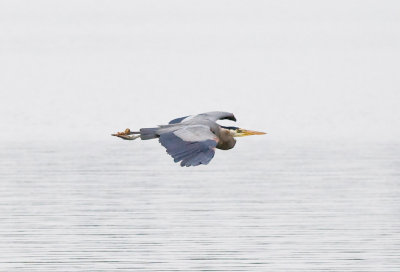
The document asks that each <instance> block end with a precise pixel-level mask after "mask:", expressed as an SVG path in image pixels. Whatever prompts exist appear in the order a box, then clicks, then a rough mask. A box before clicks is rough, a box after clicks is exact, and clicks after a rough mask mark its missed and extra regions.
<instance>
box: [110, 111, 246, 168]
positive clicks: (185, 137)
mask: <svg viewBox="0 0 400 272" xmlns="http://www.w3.org/2000/svg"><path fill="white" fill-rule="evenodd" d="M224 119H228V120H232V121H236V118H235V116H234V115H233V114H232V113H229V112H222V111H213V112H206V113H202V114H198V115H192V116H185V117H180V118H176V119H173V120H171V121H170V122H169V124H168V125H161V126H158V127H152V128H141V129H140V131H139V132H131V131H130V130H129V129H127V130H126V131H125V132H119V133H117V134H113V136H118V137H120V138H122V139H125V140H134V139H136V138H138V137H140V138H141V139H142V140H150V139H157V138H158V139H159V142H160V143H161V145H163V146H164V147H165V148H166V151H167V153H168V154H169V155H171V156H172V157H173V158H174V161H175V162H180V164H181V166H197V165H200V164H208V163H209V162H210V161H211V159H212V158H213V157H214V154H215V148H218V149H222V150H228V149H231V148H233V147H234V146H235V144H236V140H235V139H234V138H233V137H234V135H235V131H239V130H240V129H239V128H237V127H223V126H220V125H219V124H217V123H216V121H218V120H224ZM132 134H136V136H130V135H132Z"/></svg>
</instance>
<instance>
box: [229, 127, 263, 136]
mask: <svg viewBox="0 0 400 272" xmlns="http://www.w3.org/2000/svg"><path fill="white" fill-rule="evenodd" d="M222 127H223V128H224V129H227V130H229V132H230V133H231V135H232V136H233V137H244V136H250V135H263V134H266V133H265V132H260V131H254V130H247V129H243V128H239V127H224V126H222Z"/></svg>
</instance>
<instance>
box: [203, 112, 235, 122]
mask: <svg viewBox="0 0 400 272" xmlns="http://www.w3.org/2000/svg"><path fill="white" fill-rule="evenodd" d="M199 116H204V117H206V118H207V119H209V120H211V121H214V122H215V121H217V120H224V119H228V120H232V121H236V118H235V115H233V113H230V112H225V111H210V112H206V113H202V114H199Z"/></svg>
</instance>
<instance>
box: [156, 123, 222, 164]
mask: <svg viewBox="0 0 400 272" xmlns="http://www.w3.org/2000/svg"><path fill="white" fill-rule="evenodd" d="M216 139H217V137H216V135H215V134H213V133H212V132H211V131H210V128H209V127H207V126H205V125H192V126H186V127H183V128H180V129H178V130H176V131H173V132H167V133H163V134H161V135H160V138H159V141H160V143H161V144H162V145H163V146H164V147H165V148H166V149H167V153H168V154H169V155H171V156H172V157H173V158H174V161H175V162H179V161H180V162H181V166H197V165H199V164H208V163H209V162H210V161H211V159H212V158H213V157H214V154H215V151H214V149H215V147H216V145H217V140H216Z"/></svg>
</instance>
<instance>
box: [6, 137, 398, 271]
mask: <svg viewBox="0 0 400 272" xmlns="http://www.w3.org/2000/svg"><path fill="white" fill-rule="evenodd" d="M112 140H115V139H112ZM255 143H256V140H254V141H241V142H240V143H239V144H238V145H237V147H236V148H235V149H234V150H231V151H228V152H224V151H219V152H217V154H216V158H215V159H214V160H213V161H212V162H211V164H210V165H209V166H207V167H196V168H181V167H180V166H178V165H176V164H173V162H172V159H171V158H169V157H168V156H167V155H166V154H165V151H164V150H163V148H162V147H160V146H158V145H157V143H156V142H143V143H140V142H135V143H132V142H122V141H110V142H108V143H90V142H88V143H62V144H61V143H60V144H57V143H51V144H48V143H47V144H43V143H42V144H39V143H26V144H16V143H13V144H11V143H9V144H6V143H3V144H2V146H1V149H0V178H1V181H0V235H1V239H0V253H1V254H0V270H1V271H116V270H126V271H131V270H135V269H136V270H138V271H207V270H212V271H327V270H329V271H351V270H353V271H400V270H399V269H400V258H399V257H400V213H399V212H400V200H399V199H400V198H399V195H400V157H399V154H400V145H395V144H392V145H389V144H374V145H372V144H370V145H350V144H348V145H346V144H332V143H330V144H322V143H320V144H304V143H283V142H280V143H276V142H274V143H271V142H268V141H264V142H262V143H261V147H259V146H258V147H257V146H255Z"/></svg>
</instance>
